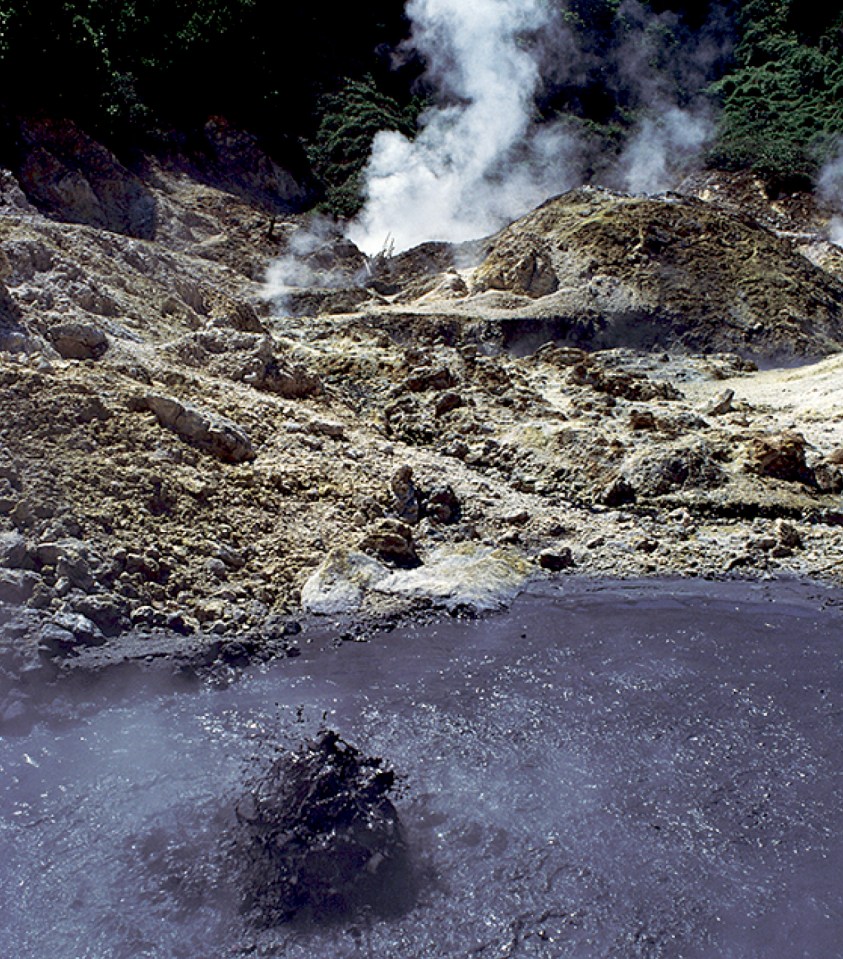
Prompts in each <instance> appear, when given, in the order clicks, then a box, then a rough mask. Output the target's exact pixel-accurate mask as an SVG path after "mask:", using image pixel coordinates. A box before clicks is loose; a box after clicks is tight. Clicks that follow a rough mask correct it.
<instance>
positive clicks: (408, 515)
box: [390, 464, 419, 526]
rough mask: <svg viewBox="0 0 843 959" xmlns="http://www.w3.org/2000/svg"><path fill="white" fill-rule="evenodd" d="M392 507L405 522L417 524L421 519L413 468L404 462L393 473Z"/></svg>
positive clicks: (391, 483)
mask: <svg viewBox="0 0 843 959" xmlns="http://www.w3.org/2000/svg"><path fill="white" fill-rule="evenodd" d="M390 487H391V488H392V495H393V502H392V509H393V512H394V513H395V515H396V516H397V517H398V519H400V520H401V521H402V522H403V523H408V524H409V525H410V526H415V525H416V523H418V521H419V500H418V496H417V493H416V487H415V484H414V483H413V468H412V467H411V466H408V465H406V464H404V465H403V466H399V467H398V469H397V470H396V471H395V472H394V473H393V474H392V480H391V481H390Z"/></svg>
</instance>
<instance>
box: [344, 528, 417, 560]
mask: <svg viewBox="0 0 843 959" xmlns="http://www.w3.org/2000/svg"><path fill="white" fill-rule="evenodd" d="M358 549H360V550H362V551H363V552H364V553H369V554H371V555H373V556H376V557H377V558H378V559H380V560H382V561H383V562H385V563H389V564H390V565H392V566H400V567H403V568H405V569H412V568H413V567H416V566H420V565H421V560H420V559H419V555H418V553H417V552H416V547H415V544H414V542H413V531H412V529H410V527H409V526H407V525H406V524H405V523H402V522H401V521H400V520H397V519H385V520H381V522H380V523H379V524H378V525H377V526H376V527H375V528H374V529H372V530H371V531H370V532H369V533H367V534H366V536H364V537H363V539H362V540H360V542H359V543H358Z"/></svg>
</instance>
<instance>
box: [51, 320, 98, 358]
mask: <svg viewBox="0 0 843 959" xmlns="http://www.w3.org/2000/svg"><path fill="white" fill-rule="evenodd" d="M48 336H49V337H50V340H51V342H52V344H53V346H54V347H55V348H56V350H58V352H59V354H60V355H61V356H62V357H63V358H64V359H66V360H98V359H99V358H100V357H101V356H102V355H103V353H105V351H106V350H107V349H108V337H107V336H106V335H105V333H103V331H102V330H101V329H100V328H99V327H98V326H94V325H93V324H91V323H61V324H59V325H58V326H54V327H52V329H50V331H49V333H48Z"/></svg>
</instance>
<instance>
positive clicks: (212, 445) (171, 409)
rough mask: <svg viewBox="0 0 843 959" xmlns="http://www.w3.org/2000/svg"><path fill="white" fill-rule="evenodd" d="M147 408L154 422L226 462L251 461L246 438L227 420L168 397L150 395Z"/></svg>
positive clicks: (250, 442) (251, 454)
mask: <svg viewBox="0 0 843 959" xmlns="http://www.w3.org/2000/svg"><path fill="white" fill-rule="evenodd" d="M146 405H147V408H148V409H150V410H152V412H153V413H154V414H155V415H156V416H157V417H158V422H159V423H161V425H162V426H166V427H167V428H168V429H171V430H173V432H175V433H178V435H179V436H181V437H182V439H185V440H187V442H189V443H192V444H194V445H195V446H198V447H199V448H200V449H203V450H205V451H206V452H208V453H210V454H211V455H212V456H216V457H217V459H221V460H223V461H224V462H227V463H242V462H244V461H246V460H252V459H254V458H255V456H256V453H255V451H254V449H253V447H252V441H251V440H250V439H249V437H248V436H247V435H246V434H245V433H244V432H243V431H242V430H241V429H240V428H239V427H237V426H236V425H235V424H234V423H232V422H231V421H230V420H227V419H225V418H224V417H222V416H217V415H216V414H213V413H207V412H205V411H204V410H200V409H198V408H197V407H195V406H191V405H189V404H187V403H182V402H180V401H179V400H176V399H174V398H173V397H171V396H160V395H158V394H154V393H150V394H148V395H147V397H146Z"/></svg>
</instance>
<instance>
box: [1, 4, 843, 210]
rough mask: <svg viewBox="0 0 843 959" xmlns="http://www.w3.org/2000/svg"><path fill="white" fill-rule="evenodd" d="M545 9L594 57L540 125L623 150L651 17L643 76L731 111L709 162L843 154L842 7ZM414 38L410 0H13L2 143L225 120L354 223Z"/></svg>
mask: <svg viewBox="0 0 843 959" xmlns="http://www.w3.org/2000/svg"><path fill="white" fill-rule="evenodd" d="M549 2H551V3H552V4H553V5H554V6H556V7H558V18H559V22H561V23H564V24H565V25H566V28H567V30H568V31H569V34H570V35H573V36H574V37H575V39H576V43H577V48H578V49H581V50H582V51H585V52H586V53H587V55H584V56H583V58H582V61H581V63H580V64H579V65H578V67H579V68H578V69H577V70H576V71H574V72H573V73H572V72H571V71H570V70H561V69H560V70H554V69H553V64H552V63H551V64H549V69H548V70H547V79H546V81H545V83H544V86H543V87H542V89H541V91H540V93H539V96H538V98H537V102H536V114H537V119H542V120H548V121H549V120H553V119H554V118H557V117H559V116H560V115H565V116H567V117H571V118H575V119H576V120H577V121H578V122H581V123H582V124H586V125H588V126H589V128H590V129H591V130H592V131H596V132H597V134H599V136H601V137H602V138H603V139H604V141H605V144H606V147H607V149H610V150H611V149H614V148H618V149H619V148H620V146H619V145H620V144H621V142H622V140H623V135H624V132H625V131H626V130H629V129H631V128H632V127H633V125H634V124H635V121H636V114H637V111H638V110H639V109H640V104H639V103H637V102H636V100H635V98H634V97H631V96H630V95H629V92H628V87H627V85H626V84H625V82H624V78H623V77H620V76H617V75H615V74H614V72H613V71H614V67H613V66H612V64H614V63H616V62H617V58H616V57H614V56H613V52H617V51H618V50H619V49H621V48H622V46H623V44H624V42H625V40H627V39H628V38H629V35H630V31H632V30H640V29H641V25H640V22H633V21H636V19H637V20H639V21H640V16H636V14H635V11H636V10H637V11H638V13H639V14H640V10H641V7H642V6H643V7H646V8H648V11H649V12H652V14H653V17H652V22H651V25H650V27H649V28H648V29H650V30H651V31H656V32H658V33H659V34H660V35H659V37H658V43H654V44H652V45H651V46H650V47H648V48H647V49H648V50H651V57H652V59H653V60H654V61H658V60H659V59H662V60H665V62H664V63H659V62H652V63H650V64H647V65H646V66H647V67H648V68H651V69H652V70H653V71H658V70H663V71H664V70H673V73H674V74H675V75H674V76H673V78H672V82H673V84H674V87H675V89H674V91H673V95H674V96H675V99H676V100H677V102H679V103H680V104H681V102H682V100H683V98H685V99H690V98H692V97H694V98H699V97H700V96H704V97H706V98H708V99H709V100H710V101H711V103H712V105H713V108H714V109H715V111H716V115H717V117H718V118H719V119H718V132H717V137H716V140H715V141H714V145H713V147H712V148H711V149H710V152H709V155H708V158H707V161H708V162H709V163H710V164H711V165H716V166H719V167H724V168H727V169H751V170H754V171H756V172H757V173H759V174H761V175H762V176H763V177H764V178H765V179H766V180H767V181H768V183H770V184H771V185H773V186H775V187H777V188H788V187H790V186H794V187H799V186H807V185H810V183H811V181H812V180H813V178H815V176H816V175H817V172H818V170H819V168H820V167H821V165H822V163H823V162H824V161H825V160H827V159H828V158H829V157H830V156H831V155H832V153H833V152H834V150H835V149H836V148H837V144H838V142H839V139H840V137H841V135H843V7H841V4H840V2H839V0H838V2H836V3H824V4H811V3H805V2H804V0H801V2H800V0H748V2H743V3H741V2H737V0H721V2H720V3H711V2H708V0H684V2H680V0H677V2H670V0H638V2H636V3H634V4H630V3H629V2H628V0H623V2H622V0H567V2H563V0H549ZM279 13H280V15H281V16H282V17H283V22H282V25H281V26H279V25H278V23H279ZM408 31H409V24H408V22H407V20H406V19H405V16H404V9H403V2H402V0H367V2H365V3H354V4H352V3H338V4H325V3H318V2H317V3H312V4H289V5H285V4H281V3H279V2H278V0H271V2H270V0H63V2H57V0H0V121H2V122H3V123H4V124H5V129H6V132H7V133H8V134H9V135H8V137H6V142H5V143H4V149H12V148H13V144H11V142H10V141H11V139H13V134H12V133H10V132H9V131H13V129H14V122H15V118H16V117H17V116H20V115H24V114H32V113H47V114H52V115H56V116H63V117H68V118H71V119H73V120H75V121H76V122H77V123H79V124H80V125H81V126H83V127H84V128H85V129H86V130H88V131H89V132H91V133H92V134H94V135H95V136H98V137H99V138H100V139H102V140H103V141H105V142H106V143H107V144H108V145H110V146H111V147H112V148H113V149H114V150H115V151H117V152H118V154H120V153H124V154H125V153H126V152H127V151H130V150H132V149H137V148H142V149H147V150H149V149H152V150H154V149H156V147H160V148H165V147H166V146H167V144H168V143H171V142H172V139H173V136H174V131H181V132H182V133H184V131H190V130H191V129H193V128H198V127H201V125H202V123H204V121H205V120H206V119H207V118H208V117H209V116H213V115H222V116H225V117H226V118H227V119H228V120H229V121H231V122H232V123H234V124H236V125H238V126H242V127H244V128H246V129H248V130H250V131H251V132H253V133H255V134H256V135H258V136H259V137H260V138H261V140H262V142H263V143H264V145H265V147H266V149H268V151H269V152H271V153H272V154H273V155H275V156H277V157H278V158H279V159H281V160H282V161H284V160H285V159H287V160H292V159H293V155H294V154H297V155H298V162H299V163H301V162H306V163H307V164H308V166H309V169H310V172H311V175H312V176H313V178H314V179H315V181H316V183H317V184H318V187H319V191H320V192H321V195H322V197H323V201H325V202H326V203H327V205H328V206H329V207H330V208H331V209H333V210H334V211H335V212H340V213H348V212H351V211H353V209H354V208H355V206H356V204H357V203H358V196H359V193H358V186H359V174H360V170H361V169H362V166H363V164H364V162H365V160H366V157H367V156H368V153H369V147H370V144H371V139H372V137H373V136H374V134H375V133H376V132H377V131H378V130H380V129H385V128H390V129H398V130H402V131H403V132H406V133H407V134H409V135H412V132H413V130H414V129H415V125H416V121H417V118H418V116H419V114H420V112H421V111H422V110H423V108H424V106H425V105H426V103H428V102H429V97H430V95H431V91H430V90H429V89H427V88H426V87H425V84H424V80H423V73H424V64H422V63H420V62H419V61H418V59H417V58H414V57H413V56H412V55H409V56H404V57H402V58H400V64H398V63H396V57H395V55H394V54H395V51H396V50H397V49H398V48H399V47H400V45H401V41H402V40H403V39H405V38H406V36H407V34H408ZM706 31H713V35H716V39H717V44H716V45H715V46H716V50H715V52H714V53H712V54H711V55H710V56H709V57H708V58H707V61H706V62H705V64H704V66H702V67H700V69H698V70H695V71H687V72H683V71H681V70H678V69H677V68H676V64H681V63H682V60H683V52H684V51H685V50H686V49H687V50H688V51H689V56H691V52H692V51H693V52H694V53H693V55H694V56H695V57H697V54H698V51H699V49H700V37H701V36H703V35H704V34H705V32H706ZM697 59H698V57H697ZM667 61H669V62H667ZM691 75H693V80H690V79H686V77H690V76H691ZM683 83H688V84H689V85H690V86H689V87H688V88H687V89H683ZM691 87H693V89H692V88H691ZM2 159H3V158H2V156H0V161H2Z"/></svg>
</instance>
